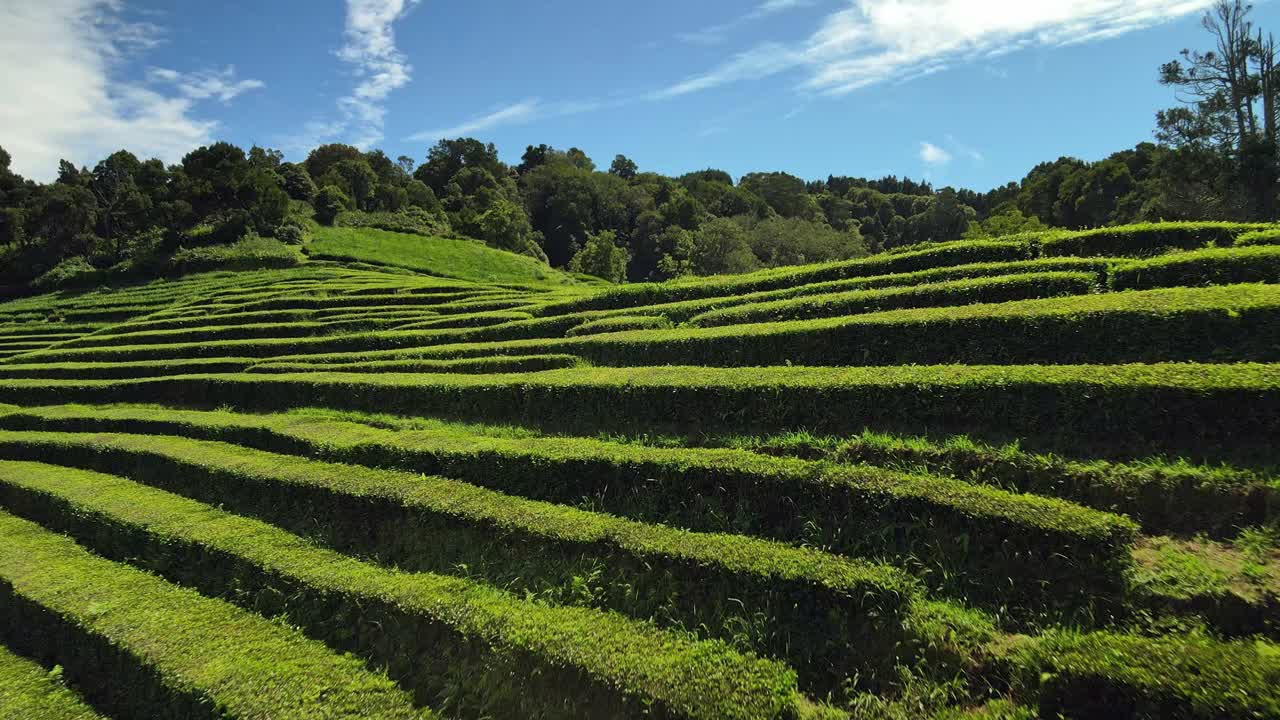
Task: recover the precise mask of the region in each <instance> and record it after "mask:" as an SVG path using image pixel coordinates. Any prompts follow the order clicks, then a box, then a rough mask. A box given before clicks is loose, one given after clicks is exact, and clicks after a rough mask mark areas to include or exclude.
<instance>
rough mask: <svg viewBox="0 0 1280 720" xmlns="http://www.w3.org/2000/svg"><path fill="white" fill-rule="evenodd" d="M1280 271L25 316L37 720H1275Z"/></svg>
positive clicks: (843, 280)
mask: <svg viewBox="0 0 1280 720" xmlns="http://www.w3.org/2000/svg"><path fill="white" fill-rule="evenodd" d="M1267 230H1268V228H1267V227H1266V226H1256V225H1230V224H1221V223H1218V224H1213V223H1201V224H1160V225H1145V226H1129V227H1120V228H1107V229H1102V230H1094V231H1085V232H1074V233H1060V232H1054V233H1040V234H1032V235H1024V236H1013V237H1007V238H1002V239H998V240H992V241H961V242H955V243H945V244H933V245H922V246H915V247H911V248H905V249H902V250H899V251H895V252H891V253H886V254H882V255H876V256H872V257H870V258H866V259H861V260H851V261H844V262H839V263H832V264H825V265H810V266H801V267H792V268H784V269H775V270H767V271H762V272H758V273H753V274H749V275H737V276H721V277H716V278H706V279H691V280H682V281H676V282H670V283H663V284H636V285H621V286H602V285H600V284H597V283H591V282H587V281H584V280H582V279H581V278H575V277H572V276H568V275H563V274H557V273H554V271H549V270H546V271H545V272H543V271H539V272H537V273H533V272H532V271H531V270H530V265H529V263H527V262H524V261H523V260H521V259H519V258H515V256H509V257H508V259H506V260H504V261H503V263H496V262H495V263H486V262H484V259H483V258H479V259H477V258H476V257H472V256H468V255H467V244H466V243H463V244H461V245H448V246H444V245H442V246H440V247H434V248H433V247H431V246H429V245H423V244H427V243H432V242H434V241H432V240H427V239H423V238H413V237H410V236H402V235H401V236H397V235H396V234H395V233H385V232H379V231H368V233H369V234H367V235H364V234H362V233H364V232H365V231H361V230H356V229H345V230H344V231H343V233H342V234H334V235H333V236H332V237H328V238H326V239H322V241H318V242H321V243H322V244H324V247H323V248H320V251H319V252H316V251H313V256H312V259H311V260H310V261H309V262H305V263H303V264H302V265H300V266H298V267H295V268H289V269H275V270H257V271H242V272H212V273H203V274H195V275H188V276H185V277H182V278H179V279H174V280H167V281H157V282H152V283H150V284H145V285H133V286H128V287H122V288H117V289H98V290H94V291H91V292H86V293H80V294H74V293H55V294H50V295H42V296H37V297H30V298H24V299H19V300H14V301H11V302H7V303H4V304H0V324H2V327H0V356H2V357H3V359H0V403H3V405H0V717H3V718H41V719H44V718H59V719H60V718H107V717H113V718H121V719H124V718H143V717H163V718H199V717H207V718H274V719H283V718H337V717H348V718H435V717H440V718H477V719H478V718H633V717H634V718H642V717H643V718H690V719H692V718H699V719H705V720H718V719H721V718H741V719H747V718H788V719H793V720H798V719H800V718H815V719H831V720H834V719H836V718H882V717H883V718H921V717H929V718H1032V717H1041V718H1057V717H1065V718H1215V719H1219V718H1232V719H1234V718H1242V719H1243V718H1274V717H1280V475H1278V474H1277V468H1278V467H1280V245H1273V244H1268V243H1267V242H1260V241H1258V238H1266V237H1268V236H1269V235H1268V233H1267V232H1266V231H1267ZM375 234H376V235H375ZM1242 237H1243V242H1240V243H1237V242H1236V241H1237V239H1238V238H1242ZM442 242H444V241H442ZM450 242H456V241H450ZM415 243H416V245H417V246H421V247H417V246H415ZM477 247H478V246H477ZM379 248H386V249H387V250H386V252H387V254H388V255H389V256H388V257H385V258H383V257H380V256H379V252H380V251H379ZM424 248H425V249H424ZM485 252H493V251H488V250H486V251H485ZM450 263H458V265H457V267H455V268H454V269H453V271H452V272H451V271H450V268H449V264H450ZM504 263H505V264H504ZM504 267H509V268H510V272H509V273H508V272H507V271H505V270H504V269H503V268H504ZM428 273H430V274H428ZM504 273H505V274H504Z"/></svg>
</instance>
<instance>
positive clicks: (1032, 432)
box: [0, 363, 1280, 464]
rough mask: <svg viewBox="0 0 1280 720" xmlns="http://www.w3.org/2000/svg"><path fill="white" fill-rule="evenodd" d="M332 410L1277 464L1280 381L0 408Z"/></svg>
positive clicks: (249, 386) (845, 374)
mask: <svg viewBox="0 0 1280 720" xmlns="http://www.w3.org/2000/svg"><path fill="white" fill-rule="evenodd" d="M140 401H141V402H164V403H167V404H176V405H185V406H188V407H204V408H217V407H225V406H228V405H229V406H232V407H237V408H246V409H254V410H284V409H289V408H301V407H329V408H339V409H346V410H358V411H366V412H373V413H389V414H400V415H408V416H422V415H431V416H434V417H442V418H453V419H461V420H470V421H476V422H483V423H491V424H496V423H511V424H517V425H527V426H532V427H544V428H548V429H555V430H557V431H565V432H576V433H580V434H587V435H595V434H597V433H601V432H623V433H631V432H636V433H650V434H651V433H655V432H658V433H661V432H671V433H676V434H681V435H692V436H701V435H703V434H726V433H776V432H783V431H788V430H798V429H807V430H809V431H811V432H815V433H847V434H852V433H859V432H862V431H863V430H864V429H865V428H868V427H870V428H873V429H876V430H881V431H886V432H896V433H901V434H911V435H915V434H921V433H927V434H929V435H935V434H969V435H972V436H974V437H975V438H979V439H982V440H984V441H998V442H1005V441H1009V440H1014V439H1018V440H1021V441H1022V444H1023V445H1024V446H1025V447H1027V448H1028V449H1031V450H1042V449H1057V448H1068V449H1070V450H1072V451H1073V452H1076V453H1081V454H1085V455H1088V456H1096V457H1143V456H1148V455H1158V454H1166V453H1167V454H1169V455H1173V456H1177V457H1186V458H1188V459H1193V460H1194V459H1201V458H1210V459H1215V460H1218V459H1237V460H1239V461H1241V462H1250V460H1249V458H1254V459H1257V460H1258V461H1260V462H1262V463H1264V464H1266V463H1272V464H1275V463H1276V462H1277V461H1278V458H1277V449H1276V447H1275V443H1274V436H1275V428H1276V427H1278V426H1280V366H1277V365H1261V364H1234V365H1232V364H1211V365H1200V364H1194V363H1182V364H1180V363H1168V364H1158V365H1030V366H899V367H866V368H856V367H849V368H806V367H763V368H760V367H753V368H707V367H648V368H576V369H571V370H555V371H551V372H545V373H538V374H537V375H532V376H527V377H521V376H519V375H461V374H458V375H396V374H385V375H382V374H380V375H355V374H343V373H325V374H304V375H259V374H245V375H189V376H181V377H169V378H141V379H133V380H44V379H39V380H33V379H6V380H0V402H8V403H14V404H19V405H27V406H31V405H58V404H62V403H67V402H82V403H98V404H101V403H113V402H140Z"/></svg>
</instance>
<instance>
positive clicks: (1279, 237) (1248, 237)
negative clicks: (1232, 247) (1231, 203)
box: [1236, 228, 1280, 246]
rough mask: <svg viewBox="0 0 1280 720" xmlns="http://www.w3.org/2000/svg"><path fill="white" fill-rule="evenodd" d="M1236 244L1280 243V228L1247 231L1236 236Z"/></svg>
mask: <svg viewBox="0 0 1280 720" xmlns="http://www.w3.org/2000/svg"><path fill="white" fill-rule="evenodd" d="M1236 245H1241V246H1248V245H1280V228H1276V229H1271V230H1255V231H1253V232H1249V233H1245V234H1243V235H1241V236H1240V237H1238V238H1236Z"/></svg>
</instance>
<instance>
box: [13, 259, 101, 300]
mask: <svg viewBox="0 0 1280 720" xmlns="http://www.w3.org/2000/svg"><path fill="white" fill-rule="evenodd" d="M101 279H102V271H100V270H98V269H97V268H95V267H94V266H92V265H90V264H89V261H88V260H86V259H84V258H83V257H80V256H76V257H71V258H67V259H66V260H63V261H62V262H60V263H58V264H57V265H55V266H54V267H53V269H52V270H50V271H49V272H46V273H45V274H43V275H41V276H40V277H38V278H36V279H35V280H33V281H31V285H32V287H35V288H37V289H40V290H45V291H48V290H59V289H62V288H71V287H86V286H89V285H93V284H95V283H97V282H99V281H100V280H101Z"/></svg>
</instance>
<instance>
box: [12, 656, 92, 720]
mask: <svg viewBox="0 0 1280 720" xmlns="http://www.w3.org/2000/svg"><path fill="white" fill-rule="evenodd" d="M0 717H5V718H13V719H14V720H19V719H20V718H32V719H33V720H35V719H38V720H103V718H102V716H101V715H99V714H98V713H96V712H94V710H93V708H91V707H89V706H88V705H85V704H84V700H82V699H80V697H79V696H78V695H76V694H75V693H74V692H72V691H71V690H69V689H67V686H66V685H64V684H63V683H62V681H61V679H60V677H59V673H57V672H55V671H51V670H49V669H48V668H45V667H43V666H41V665H37V664H36V663H34V662H32V661H30V660H28V659H26V658H24V657H19V656H17V655H14V654H13V653H12V652H10V651H9V650H8V649H6V648H5V647H4V646H0Z"/></svg>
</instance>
